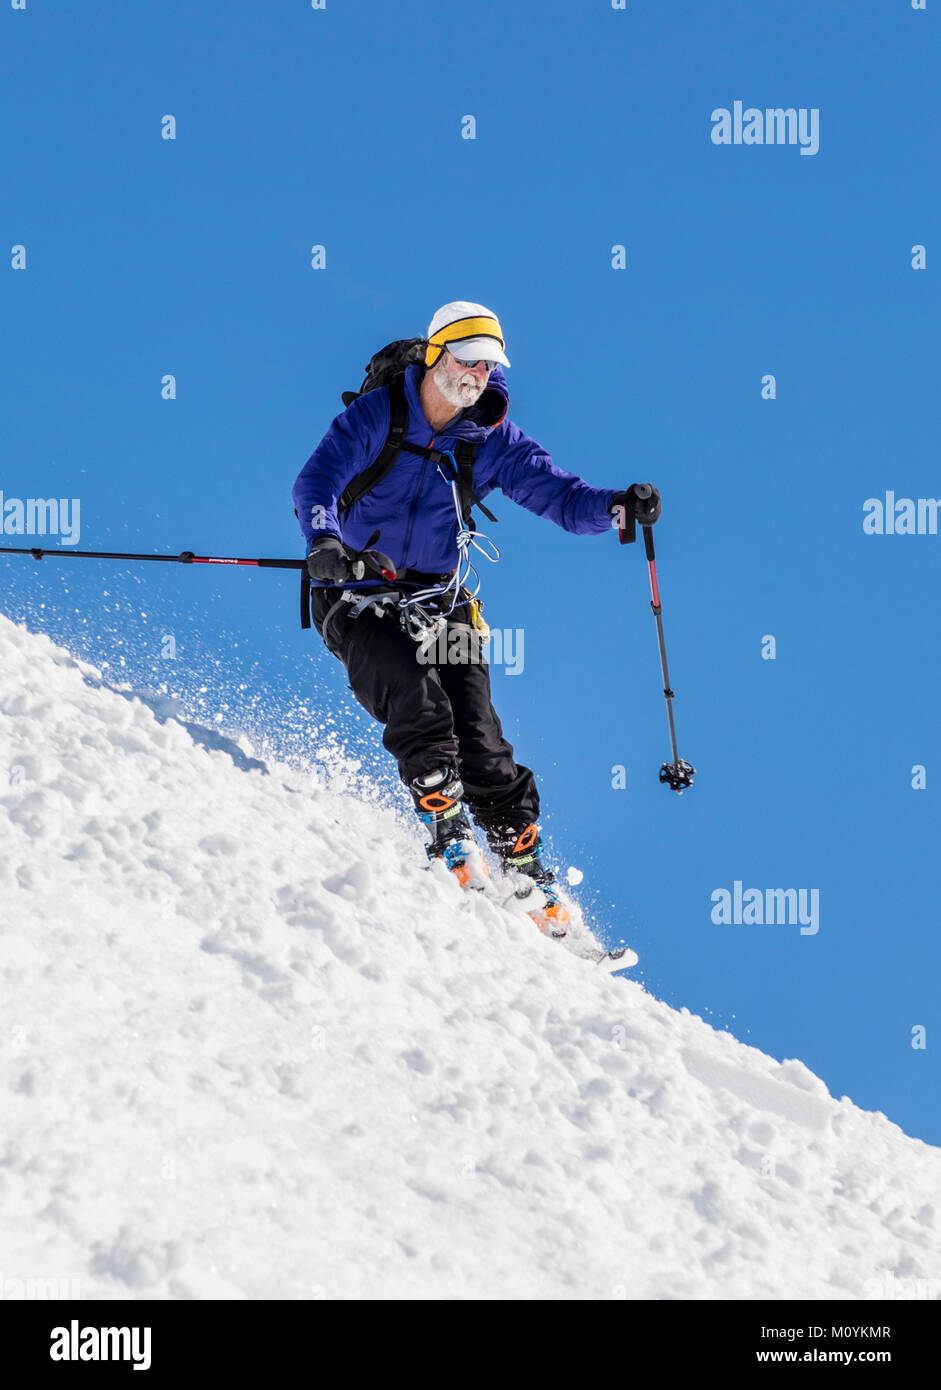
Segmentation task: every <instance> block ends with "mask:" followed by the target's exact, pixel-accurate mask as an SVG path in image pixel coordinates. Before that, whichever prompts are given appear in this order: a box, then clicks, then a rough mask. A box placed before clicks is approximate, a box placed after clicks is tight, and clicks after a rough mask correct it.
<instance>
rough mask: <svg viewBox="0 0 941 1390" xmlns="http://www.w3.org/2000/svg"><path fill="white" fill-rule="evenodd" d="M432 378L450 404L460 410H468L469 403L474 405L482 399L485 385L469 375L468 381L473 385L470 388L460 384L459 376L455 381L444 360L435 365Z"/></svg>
mask: <svg viewBox="0 0 941 1390" xmlns="http://www.w3.org/2000/svg"><path fill="white" fill-rule="evenodd" d="M431 379H432V381H433V382H434V384H435V385H436V386H437V388H438V390H439V391H440V392H441V394H442V396H443V397H444V399H445V400H446V401H447V402H448V405H453V406H455V407H456V408H457V409H458V410H466V409H467V407H468V406H469V405H473V404H474V402H475V401H478V400H480V397H481V395H482V394H483V390H484V387H483V386H482V385H481V384H480V383H479V382H478V381H477V379H476V378H475V377H468V382H469V383H470V386H471V389H470V390H468V389H467V387H463V388H462V387H461V385H460V381H461V378H460V377H459V378H458V380H457V381H453V380H452V379H451V378H450V377H449V376H448V374H447V371H446V369H445V366H444V362H443V361H441V362H439V363H438V365H437V367H435V370H434V374H433V376H432V378H431ZM484 385H486V383H484Z"/></svg>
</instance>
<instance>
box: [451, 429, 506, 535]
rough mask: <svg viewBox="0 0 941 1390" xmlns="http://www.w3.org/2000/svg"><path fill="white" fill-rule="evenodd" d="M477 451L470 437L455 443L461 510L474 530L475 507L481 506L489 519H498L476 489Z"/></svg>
mask: <svg viewBox="0 0 941 1390" xmlns="http://www.w3.org/2000/svg"><path fill="white" fill-rule="evenodd" d="M476 453H477V445H476V444H475V443H473V442H472V441H471V440H469V439H459V440H458V441H457V443H456V444H455V445H454V461H455V463H456V464H457V471H458V483H457V492H458V496H459V498H460V499H461V512H462V514H463V516H464V521H465V523H466V525H467V526H469V527H470V529H471V530H472V531H473V530H474V521H473V517H472V516H471V509H472V508H473V507H479V508H480V510H481V511H482V512H483V514H484V516H485V517H487V519H488V520H489V521H496V519H497V518H496V517H495V516H494V514H493V512H491V511H490V510H489V509H488V508H487V507H485V506H484V504H483V502H481V500H480V498H479V497H478V496H477V494H476V492H475V491H474V455H475V454H476Z"/></svg>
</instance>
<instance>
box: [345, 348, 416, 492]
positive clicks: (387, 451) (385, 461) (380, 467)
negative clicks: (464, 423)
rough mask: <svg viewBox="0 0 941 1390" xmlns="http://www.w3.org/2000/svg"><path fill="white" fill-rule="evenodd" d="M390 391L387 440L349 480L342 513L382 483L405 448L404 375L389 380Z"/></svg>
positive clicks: (406, 415)
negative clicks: (372, 459) (374, 456)
mask: <svg viewBox="0 0 941 1390" xmlns="http://www.w3.org/2000/svg"><path fill="white" fill-rule="evenodd" d="M388 391H389V433H388V435H387V436H386V442H385V444H384V445H383V446H382V448H381V449H380V450H379V453H378V454H377V455H376V458H375V459H374V461H373V462H372V463H371V464H370V465H369V467H368V468H364V469H363V471H362V473H357V475H356V477H355V478H353V479H352V481H351V482H349V483H347V485H346V487H345V488H344V490H343V492H342V494H341V496H340V501H339V503H338V504H337V513H338V515H340V516H342V515H343V513H344V512H348V511H349V509H350V507H352V505H353V503H354V502H358V501H359V499H360V498H361V497H365V495H366V493H367V492H372V490H373V488H374V487H378V486H379V484H380V483H381V482H382V480H383V478H384V477H385V476H386V474H387V473H388V472H389V470H390V468H391V467H392V465H393V464H394V463H395V461H396V459H397V458H398V456H399V454H400V453H401V452H402V446H403V444H404V443H405V436H406V435H407V434H408V400H407V399H406V396H405V377H404V375H402V376H397V377H396V378H395V380H394V381H392V382H390V383H389V387H388Z"/></svg>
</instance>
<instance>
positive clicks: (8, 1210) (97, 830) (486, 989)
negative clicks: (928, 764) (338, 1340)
mask: <svg viewBox="0 0 941 1390" xmlns="http://www.w3.org/2000/svg"><path fill="white" fill-rule="evenodd" d="M421 843H422V837H421V834H420V831H419V830H418V828H417V827H413V826H412V824H411V822H410V821H407V820H406V819H405V818H403V817H402V816H400V815H398V814H397V813H395V812H394V811H393V810H391V809H388V808H385V807H383V806H380V805H375V804H368V803H367V802H365V801H363V800H359V799H357V798H355V797H353V796H350V795H344V794H343V793H342V792H339V791H337V790H336V789H334V788H332V787H331V786H328V785H326V784H325V782H324V780H323V778H317V777H313V776H309V775H308V776H306V777H305V776H304V775H302V774H301V773H300V772H299V771H297V770H296V769H287V768H285V767H283V766H279V765H278V764H276V763H273V762H271V761H268V762H265V761H263V760H262V759H260V758H258V757H257V756H256V755H255V754H254V752H253V750H252V749H251V747H250V746H249V745H248V743H247V740H245V739H230V738H227V737H226V736H225V735H224V734H222V733H220V732H219V731H218V730H207V729H198V728H196V727H195V726H191V725H187V726H184V725H183V724H181V723H180V722H177V720H175V719H174V718H172V717H167V716H166V714H165V712H162V711H161V710H160V709H159V707H157V708H155V707H154V704H153V702H147V701H145V700H142V699H139V698H135V697H134V696H133V695H132V694H131V693H130V692H125V693H123V694H122V693H119V692H116V691H115V690H113V689H111V688H109V687H108V686H107V685H105V684H104V683H103V682H102V680H101V678H100V676H99V675H98V673H97V672H96V671H95V670H94V669H93V668H92V667H90V666H87V665H84V664H83V663H81V662H77V661H75V660H74V659H73V658H71V657H70V656H69V655H68V653H66V652H65V651H63V650H62V649H61V648H58V647H55V646H54V645H53V644H52V643H51V642H50V641H49V640H48V639H46V638H44V637H39V636H35V635H32V634H30V633H28V632H27V631H26V630H25V629H24V628H22V627H18V626H14V625H13V624H12V623H10V622H9V621H8V620H7V619H6V618H2V617H0V981H2V983H0V1000H2V1016H0V1087H2V1096H3V1108H2V1119H0V1281H4V1282H6V1281H11V1280H13V1281H23V1282H24V1283H25V1281H29V1280H40V1281H41V1280H61V1281H69V1282H70V1281H73V1280H74V1281H78V1287H79V1288H80V1291H81V1296H82V1297H83V1298H108V1299H133V1298H171V1299H177V1298H211V1299H217V1298H248V1299H259V1298H277V1299H309V1298H325V1299H333V1298H350V1299H352V1298H366V1299H406V1298H447V1299H496V1298H500V1299H506V1298H510V1299H537V1298H538V1299H546V1298H550V1299H618V1298H656V1299H699V1298H724V1299H741V1298H782V1297H796V1298H812V1299H828V1298H860V1299H862V1298H866V1297H867V1296H871V1295H872V1293H873V1291H874V1289H875V1288H876V1287H878V1288H879V1289H880V1290H881V1289H884V1287H886V1285H887V1284H888V1285H889V1286H891V1281H893V1280H910V1281H922V1280H927V1281H934V1287H935V1288H937V1287H938V1276H939V1274H941V1260H939V1251H941V1230H939V1197H938V1193H939V1190H941V1153H939V1151H938V1150H937V1149H934V1148H931V1147H929V1146H928V1145H926V1144H924V1143H922V1142H920V1141H918V1140H915V1139H911V1138H908V1137H907V1136H906V1135H904V1134H903V1133H902V1132H901V1130H899V1129H898V1128H897V1127H896V1126H895V1125H893V1124H891V1123H890V1122H889V1121H888V1120H887V1119H886V1118H885V1117H884V1116H883V1115H880V1114H870V1113H867V1112H865V1111H862V1110H860V1109H858V1108H857V1107H856V1106H854V1105H853V1104H852V1103H851V1102H850V1101H848V1100H846V1099H844V1100H842V1101H839V1102H838V1101H836V1100H834V1099H832V1098H831V1097H830V1096H829V1094H828V1092H827V1089H826V1087H825V1086H824V1084H823V1082H821V1081H820V1080H819V1079H818V1078H817V1077H815V1076H814V1075H813V1074H812V1073H811V1072H809V1071H808V1070H807V1069H806V1068H805V1067H804V1066H803V1065H802V1064H801V1063H800V1062H798V1061H786V1062H784V1063H778V1062H776V1061H774V1060H772V1059H771V1058H769V1057H767V1056H765V1055H764V1054H763V1053H761V1052H759V1051H757V1050H756V1049H755V1048H752V1047H748V1046H745V1045H744V1044H742V1043H739V1042H737V1041H736V1040H735V1039H733V1038H732V1037H731V1036H730V1035H728V1034H725V1033H719V1032H717V1031H715V1030H714V1029H713V1028H711V1027H710V1026H709V1025H707V1024H706V1023H704V1022H703V1021H702V1020H700V1019H699V1018H696V1017H694V1016H692V1015H690V1014H689V1013H688V1012H686V1011H680V1012H677V1011H675V1010H673V1009H671V1008H669V1007H667V1006H666V1005H665V1004H663V1003H661V1002H659V1001H658V1000H656V999H654V998H652V997H651V996H650V995H648V994H647V993H645V991H644V990H643V988H642V987H641V986H640V985H639V984H638V983H637V982H636V981H632V980H630V979H629V978H626V977H624V976H620V977H616V978H609V977H607V976H605V975H603V974H601V973H600V972H599V971H598V970H597V969H595V968H594V967H592V966H591V965H589V964H587V963H585V962H583V961H580V960H577V959H575V958H573V957H572V956H570V955H569V954H567V953H566V952H565V951H564V950H563V949H562V948H560V947H559V946H557V945H555V944H553V943H551V942H549V941H547V940H546V939H544V938H543V937H542V936H540V934H539V933H538V932H537V931H536V929H535V928H534V927H532V926H531V924H530V923H529V922H528V921H526V920H520V919H518V918H516V917H511V916H510V915H509V914H508V913H506V912H504V911H503V910H502V909H501V908H499V906H497V905H495V904H493V903H491V902H488V901H482V900H480V899H478V898H472V897H469V896H466V895H464V894H462V893H461V891H460V889H459V888H458V887H457V885H456V884H455V883H454V882H452V881H451V880H450V879H449V877H448V876H447V874H446V873H445V872H444V871H443V870H442V871H438V870H437V869H435V870H433V871H432V872H429V871H428V870H427V869H426V868H425V867H424V855H423V853H422V850H421ZM879 1281H882V1282H881V1284H880V1282H879ZM13 1287H15V1285H9V1284H7V1296H10V1290H11V1288H13ZM0 1296H3V1286H2V1285H0ZM14 1296H15V1295H14ZM878 1296H884V1293H882V1292H881V1291H880V1292H879V1294H878ZM935 1296H937V1294H935Z"/></svg>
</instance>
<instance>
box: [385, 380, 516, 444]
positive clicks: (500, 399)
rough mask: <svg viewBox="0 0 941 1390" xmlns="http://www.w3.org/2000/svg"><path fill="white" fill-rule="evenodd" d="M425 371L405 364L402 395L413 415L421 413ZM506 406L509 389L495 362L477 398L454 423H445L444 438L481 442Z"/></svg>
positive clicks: (505, 409)
mask: <svg viewBox="0 0 941 1390" xmlns="http://www.w3.org/2000/svg"><path fill="white" fill-rule="evenodd" d="M425 371H426V368H425V367H423V366H422V365H421V363H420V362H417V363H414V364H413V365H412V366H411V367H409V368H408V369H407V370H406V373H405V394H406V396H407V398H408V405H409V410H410V411H411V412H412V413H413V415H414V414H416V413H417V414H418V415H419V416H421V415H423V414H424V412H423V411H422V406H421V397H420V395H419V391H420V389H421V383H422V377H423V376H424V375H425ZM509 408H510V392H509V388H508V386H507V384H506V377H505V376H504V375H503V368H502V367H501V366H499V365H498V366H496V367H494V369H493V371H492V372H491V373H490V377H489V379H488V381H487V385H486V387H485V388H484V390H483V391H482V393H481V395H480V399H479V400H477V401H475V402H474V404H473V405H471V406H468V408H467V409H466V410H463V411H461V413H460V415H459V417H458V419H457V420H456V422H455V423H454V424H451V425H449V426H448V428H447V434H446V438H448V439H473V440H477V441H478V442H482V441H483V440H485V439H486V438H487V436H488V435H489V434H491V433H492V432H493V431H494V430H495V429H496V427H497V426H498V425H499V424H500V423H501V422H502V421H503V420H505V419H506V414H507V411H508V410H509Z"/></svg>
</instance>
